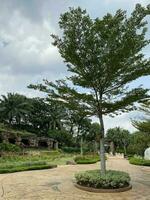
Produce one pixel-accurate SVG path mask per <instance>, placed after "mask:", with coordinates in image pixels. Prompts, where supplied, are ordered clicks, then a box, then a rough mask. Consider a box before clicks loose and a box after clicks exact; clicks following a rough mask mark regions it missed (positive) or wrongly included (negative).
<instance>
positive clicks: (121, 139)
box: [106, 127, 130, 155]
mask: <svg viewBox="0 0 150 200" xmlns="http://www.w3.org/2000/svg"><path fill="white" fill-rule="evenodd" d="M106 141H107V142H110V147H111V148H112V149H111V151H112V153H113V154H115V152H116V150H117V148H119V149H123V150H124V155H126V154H127V146H128V145H129V143H130V133H129V131H128V130H126V129H123V128H120V127H115V128H110V129H108V130H107V133H106Z"/></svg>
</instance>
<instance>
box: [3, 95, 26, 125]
mask: <svg viewBox="0 0 150 200" xmlns="http://www.w3.org/2000/svg"><path fill="white" fill-rule="evenodd" d="M29 110H30V104H29V101H28V99H27V98H26V97H25V96H23V95H20V94H17V93H8V94H7V95H6V96H5V95H2V97H1V99H0V116H1V120H2V121H3V122H6V123H8V124H9V125H14V124H16V125H20V124H21V122H22V121H24V120H25V118H26V115H27V114H28V112H29Z"/></svg>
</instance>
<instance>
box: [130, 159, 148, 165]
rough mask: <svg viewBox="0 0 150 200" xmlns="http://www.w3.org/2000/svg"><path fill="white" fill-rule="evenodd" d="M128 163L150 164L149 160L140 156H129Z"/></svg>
mask: <svg viewBox="0 0 150 200" xmlns="http://www.w3.org/2000/svg"><path fill="white" fill-rule="evenodd" d="M129 163H130V164H133V165H142V166H150V160H145V159H142V158H134V157H132V158H130V159H129Z"/></svg>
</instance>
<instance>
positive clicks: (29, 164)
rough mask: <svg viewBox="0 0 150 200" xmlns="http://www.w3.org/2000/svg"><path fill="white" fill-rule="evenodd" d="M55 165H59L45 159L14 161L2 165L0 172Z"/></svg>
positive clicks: (36, 168)
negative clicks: (44, 160) (49, 162)
mask: <svg viewBox="0 0 150 200" xmlns="http://www.w3.org/2000/svg"><path fill="white" fill-rule="evenodd" d="M55 167H57V165H52V164H48V163H46V162H43V161H39V162H24V163H13V164H9V165H8V164H5V165H4V166H1V167H0V174H4V173H13V172H20V171H28V170H41V169H51V168H55Z"/></svg>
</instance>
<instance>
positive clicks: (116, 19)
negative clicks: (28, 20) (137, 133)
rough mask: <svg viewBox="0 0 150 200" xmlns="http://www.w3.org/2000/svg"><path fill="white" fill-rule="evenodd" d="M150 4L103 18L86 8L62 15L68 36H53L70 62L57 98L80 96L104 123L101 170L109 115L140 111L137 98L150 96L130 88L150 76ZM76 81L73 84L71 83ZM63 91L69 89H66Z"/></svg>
mask: <svg viewBox="0 0 150 200" xmlns="http://www.w3.org/2000/svg"><path fill="white" fill-rule="evenodd" d="M148 14H150V7H149V6H147V8H144V7H142V6H141V5H140V4H137V5H136V8H135V10H134V11H133V12H132V13H131V16H130V17H129V18H127V16H126V12H125V11H122V10H118V11H117V12H116V13H115V14H114V15H111V14H109V13H108V14H107V15H106V16H104V17H103V18H102V19H100V18H96V19H93V18H91V17H90V16H89V15H88V14H87V12H86V10H82V9H81V8H77V9H73V8H70V10H69V11H68V12H66V13H64V14H62V15H61V17H60V21H59V25H60V28H61V29H62V35H61V36H60V37H59V36H57V35H52V37H53V39H54V42H53V44H54V45H55V46H57V47H58V49H59V52H60V54H61V56H62V58H63V59H64V62H65V63H66V64H67V67H68V71H70V74H71V76H70V77H69V81H70V82H71V83H69V84H68V85H67V84H66V83H64V81H57V82H56V84H55V83H52V82H46V85H47V86H50V88H51V89H50V88H49V90H48V92H49V93H51V96H53V98H54V97H55V98H57V99H59V100H60V99H63V100H64V101H66V102H67V100H68V99H69V98H74V99H78V101H79V103H80V105H84V106H85V107H86V108H85V109H87V110H88V111H89V112H90V113H91V115H93V116H97V117H98V119H99V123H100V125H101V126H100V127H101V129H100V155H101V171H102V173H103V174H104V173H105V171H106V165H105V150H104V134H105V131H104V122H103V116H104V115H110V116H111V115H114V114H119V113H122V112H125V111H130V110H133V109H135V104H134V103H135V102H138V101H140V100H141V99H143V98H146V97H147V96H148V95H147V91H148V90H147V89H143V88H142V87H137V88H133V89H131V88H130V89H129V88H128V87H127V86H128V85H129V84H130V83H131V82H132V81H134V80H136V79H138V78H139V77H141V76H145V75H149V74H150V61H149V60H148V59H146V58H145V57H144V55H143V53H142V52H141V50H142V49H143V48H144V47H145V46H146V45H148V44H149V42H150V41H149V40H147V39H145V34H146V31H147V28H146V22H145V21H143V19H144V17H145V16H147V15H148ZM72 85H74V86H73V87H71V86H72ZM62 91H63V92H62Z"/></svg>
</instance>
